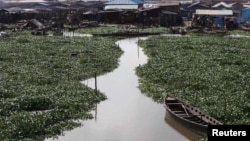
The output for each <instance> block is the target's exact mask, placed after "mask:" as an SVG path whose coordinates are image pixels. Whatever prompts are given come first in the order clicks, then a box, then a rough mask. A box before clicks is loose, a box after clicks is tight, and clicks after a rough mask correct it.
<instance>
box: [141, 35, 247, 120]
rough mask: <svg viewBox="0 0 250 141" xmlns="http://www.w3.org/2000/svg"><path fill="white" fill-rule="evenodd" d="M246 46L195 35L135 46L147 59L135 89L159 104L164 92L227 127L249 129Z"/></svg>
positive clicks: (244, 41) (160, 38)
mask: <svg viewBox="0 0 250 141" xmlns="http://www.w3.org/2000/svg"><path fill="white" fill-rule="evenodd" d="M249 43H250V42H249V40H248V39H247V38H229V37H220V36H195V35H192V36H182V37H164V36H156V37H152V38H149V39H148V40H145V41H143V40H142V41H139V44H140V45H141V46H142V47H143V48H144V50H145V52H146V54H147V55H148V56H149V60H148V63H147V64H145V65H143V66H140V67H138V68H137V69H136V72H137V75H138V76H139V77H140V86H139V87H140V89H141V90H142V91H143V92H144V93H145V94H147V95H149V96H150V97H153V98H154V100H156V101H158V102H162V100H163V99H162V98H163V96H164V95H165V94H166V93H168V94H171V95H173V96H176V97H179V98H180V99H183V100H184V101H187V102H188V103H190V104H192V105H195V106H197V107H199V108H200V109H202V110H203V111H204V112H206V113H207V114H210V115H211V116H213V117H215V118H217V119H218V120H220V121H222V122H223V123H225V124H249V123H250V122H249V120H250V118H249V105H250V103H249V101H250V99H249V97H250V96H249V90H250V89H249V85H250V81H249V80H250V71H249V69H248V68H249V67H250V57H249V52H250V48H249Z"/></svg>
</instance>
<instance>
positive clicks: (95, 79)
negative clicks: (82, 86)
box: [95, 73, 97, 95]
mask: <svg viewBox="0 0 250 141" xmlns="http://www.w3.org/2000/svg"><path fill="white" fill-rule="evenodd" d="M95 94H96V95H97V78H96V73H95Z"/></svg>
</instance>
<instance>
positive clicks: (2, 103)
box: [0, 32, 122, 140]
mask: <svg viewBox="0 0 250 141" xmlns="http://www.w3.org/2000/svg"><path fill="white" fill-rule="evenodd" d="M115 41H116V39H108V38H100V37H99V38H97V37H91V38H89V37H86V38H80V37H74V38H72V37H59V36H58V37H49V36H32V35H31V34H30V33H28V32H23V33H18V34H11V35H10V36H8V37H0V44H1V47H0V64H1V65H0V84H1V85H0V140H22V139H32V140H34V139H43V138H45V137H48V136H53V135H59V134H61V133H62V132H63V131H64V130H67V129H72V128H73V127H75V126H80V125H81V123H80V121H79V119H90V118H92V115H91V114H90V113H89V112H90V111H91V110H93V109H94V107H95V105H96V104H97V103H99V102H100V101H102V100H105V98H106V97H105V95H104V94H103V93H100V92H99V91H98V93H97V94H96V92H95V90H93V89H91V88H88V87H87V86H85V85H83V84H81V83H80V81H81V80H84V79H88V78H91V77H94V76H95V74H97V75H100V74H104V73H107V72H110V71H112V70H113V69H114V68H116V67H117V66H118V58H119V57H120V55H121V53H122V51H121V50H120V48H119V47H118V46H117V45H115Z"/></svg>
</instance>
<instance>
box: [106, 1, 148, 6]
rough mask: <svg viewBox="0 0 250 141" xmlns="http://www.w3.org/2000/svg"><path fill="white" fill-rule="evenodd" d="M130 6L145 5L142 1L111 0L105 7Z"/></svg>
mask: <svg viewBox="0 0 250 141" xmlns="http://www.w3.org/2000/svg"><path fill="white" fill-rule="evenodd" d="M117 4H119V5H123V4H124V5H130V4H137V5H138V4H144V2H143V1H142V0H111V1H109V2H106V3H105V5H117Z"/></svg>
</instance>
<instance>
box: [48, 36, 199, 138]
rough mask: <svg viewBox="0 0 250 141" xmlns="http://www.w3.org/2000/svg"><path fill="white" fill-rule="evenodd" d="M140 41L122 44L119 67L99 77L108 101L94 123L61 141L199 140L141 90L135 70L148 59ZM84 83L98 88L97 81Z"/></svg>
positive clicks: (100, 107)
mask: <svg viewBox="0 0 250 141" xmlns="http://www.w3.org/2000/svg"><path fill="white" fill-rule="evenodd" d="M139 39H146V38H131V39H125V40H120V41H118V42H117V44H118V45H119V46H120V48H121V49H122V50H123V51H124V53H123V55H122V56H121V58H120V62H119V67H118V68H117V69H115V70H114V71H113V72H111V73H108V74H106V75H103V76H99V77H97V87H98V90H99V91H101V92H103V93H105V94H106V95H107V98H108V99H107V100H106V101H103V102H101V103H100V104H98V105H97V107H96V110H95V111H93V112H92V113H93V115H94V117H95V119H93V120H87V121H83V126H81V127H79V128H75V129H74V130H71V131H66V132H65V134H64V136H59V137H58V138H57V139H55V140H60V141H186V140H192V141H196V140H198V139H199V136H198V135H197V134H195V133H193V132H191V131H189V130H187V129H186V128H183V127H181V126H180V125H178V124H177V123H175V122H173V121H171V119H169V118H168V117H167V115H166V110H165V109H164V107H163V105H162V104H159V103H156V102H154V101H153V100H152V99H151V98H149V97H146V96H145V95H143V94H142V93H141V92H140V90H139V88H138V85H139V83H138V77H137V76H136V74H135V68H136V67H137V66H138V65H142V64H144V63H146V62H147V56H146V55H145V54H144V53H143V51H142V49H141V48H139V47H138V46H137V41H138V40H139ZM82 83H84V84H85V85H88V86H89V87H91V88H94V87H95V83H94V79H89V80H85V81H83V82H82ZM49 140H53V139H48V141H49Z"/></svg>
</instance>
